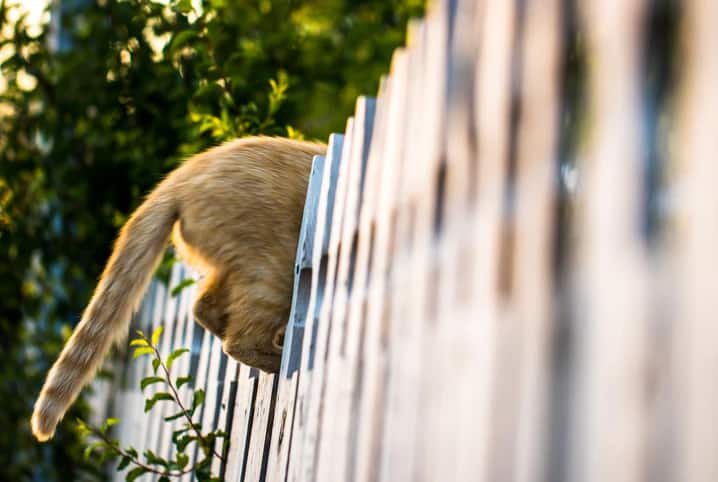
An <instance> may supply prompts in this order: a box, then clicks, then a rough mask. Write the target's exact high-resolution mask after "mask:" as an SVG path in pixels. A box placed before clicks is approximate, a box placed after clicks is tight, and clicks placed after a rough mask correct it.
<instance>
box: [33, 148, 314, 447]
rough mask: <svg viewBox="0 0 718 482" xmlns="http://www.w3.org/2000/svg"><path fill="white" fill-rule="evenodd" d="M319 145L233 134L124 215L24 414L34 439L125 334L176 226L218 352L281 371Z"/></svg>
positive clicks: (198, 306) (198, 308) (43, 435)
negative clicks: (76, 318)
mask: <svg viewBox="0 0 718 482" xmlns="http://www.w3.org/2000/svg"><path fill="white" fill-rule="evenodd" d="M324 151H325V146H324V145H321V144H315V143H310V142H304V141H295V140H289V139H279V138H268V137H256V138H248V139H239V140H235V141H232V142H229V143H227V144H224V145H222V146H219V147H216V148H214V149H210V150H209V151H207V152H204V153H202V154H199V155H197V156H195V157H193V158H192V159H190V160H188V161H187V162H185V163H184V164H182V166H180V167H179V168H177V169H176V170H175V171H173V172H172V173H171V174H170V175H169V176H168V177H167V178H166V179H165V180H164V181H162V182H161V183H160V184H159V185H158V186H157V187H156V188H155V190H154V191H153V192H152V194H150V195H149V196H148V197H147V199H146V200H145V202H144V203H142V205H141V206H140V207H139V208H138V209H137V210H136V211H135V212H134V214H132V216H131V217H130V219H129V221H127V223H126V224H125V226H124V227H123V228H122V231H121V232H120V235H119V237H118V238H117V241H116V243H115V248H114V250H113V252H112V256H111V257H110V259H109V261H108V262H107V266H106V267H105V270H104V272H103V273H102V278H101V279H100V282H99V283H98V285H97V288H96V289H95V293H94V295H93V296H92V299H91V300H90V303H89V305H88V306H87V308H86V309H85V312H84V313H83V315H82V319H81V320H80V323H79V324H78V325H77V327H76V328H75V331H74V333H73V334H72V337H71V338H70V339H69V340H68V342H67V345H65V348H64V349H63V350H62V353H61V354H60V357H59V358H58V360H57V361H56V362H55V364H54V365H53V367H52V368H51V369H50V372H49V374H48V375H47V379H46V380H45V385H44V386H43V388H42V392H41V393H40V397H39V398H38V400H37V402H36V403H35V410H34V413H33V415H32V430H33V433H34V434H35V436H36V437H37V438H38V440H41V441H44V440H47V439H49V438H50V437H52V435H53V434H54V432H55V428H56V426H57V424H58V422H59V421H60V420H61V419H62V417H63V415H64V414H65V412H66V411H67V409H68V408H69V406H70V405H71V404H72V403H73V402H74V400H75V399H76V398H77V395H78V394H79V392H80V390H81V389H82V387H83V386H84V385H85V384H86V383H87V382H88V381H89V380H90V379H91V378H92V377H93V376H94V373H95V371H96V370H97V368H98V367H99V365H100V363H101V362H102V360H103V358H104V356H105V354H106V353H107V351H108V350H109V349H110V346H111V345H112V344H113V343H114V342H115V341H117V340H118V339H121V338H123V337H124V336H125V334H126V332H127V328H128V324H129V321H130V316H131V313H132V311H133V310H134V309H135V308H136V306H137V304H138V303H139V300H140V298H141V297H142V295H143V293H144V291H145V289H146V288H147V285H148V283H149V281H150V278H151V277H152V273H153V271H154V269H155V268H156V265H157V264H158V262H159V259H160V257H161V255H162V253H163V251H164V249H165V244H166V242H167V239H168V238H169V237H170V233H172V238H173V242H174V244H175V246H176V248H177V250H178V252H179V253H180V256H181V257H182V258H183V259H184V260H185V261H186V262H187V263H189V264H190V265H191V266H193V267H194V268H195V269H197V270H198V271H199V272H200V273H202V274H204V279H203V281H202V285H201V287H200V292H199V294H198V296H197V300H196V302H195V305H194V316H195V319H196V320H197V321H198V322H199V323H200V324H201V325H203V326H204V327H205V328H207V329H208V330H210V331H211V332H212V333H214V334H215V335H217V336H218V337H219V338H220V339H221V340H222V345H223V349H224V351H225V353H227V354H228V355H230V356H232V357H233V358H235V359H236V360H239V361H241V362H242V363H246V364H248V365H252V366H255V367H257V368H259V369H261V370H265V371H270V372H271V371H277V370H278V369H279V364H280V359H281V350H282V340H283V334H284V328H285V324H286V322H287V318H288V315H289V307H290V302H291V293H292V272H293V269H292V268H293V264H294V257H295V253H296V247H297V237H298V234H299V227H300V223H301V217H302V211H303V206H304V198H305V195H306V189H307V182H308V177H309V170H310V167H311V161H312V157H313V156H314V155H321V154H323V153H324Z"/></svg>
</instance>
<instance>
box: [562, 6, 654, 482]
mask: <svg viewBox="0 0 718 482" xmlns="http://www.w3.org/2000/svg"><path fill="white" fill-rule="evenodd" d="M642 4H643V2H642V1H640V0H632V1H622V2H599V1H596V2H591V1H586V2H584V3H583V4H582V7H583V12H582V13H583V22H584V26H585V29H586V33H587V45H588V51H589V55H590V56H591V62H590V66H591V68H590V69H589V82H588V85H589V104H588V106H589V115H590V119H591V124H592V125H593V126H594V127H593V133H592V138H591V142H590V144H589V145H588V146H587V150H586V153H585V155H584V171H583V172H584V180H583V182H584V188H583V189H584V190H583V196H584V199H583V200H582V201H583V206H582V207H583V212H582V215H581V216H580V221H579V228H578V229H579V237H580V239H579V246H578V249H577V251H578V254H577V263H578V266H577V268H576V269H577V275H578V283H579V293H578V296H579V299H578V300H577V301H576V303H575V306H576V308H577V310H576V313H575V315H574V322H575V330H576V343H577V345H576V350H577V354H578V356H577V358H576V361H575V364H576V365H575V366H576V371H575V381H574V384H575V385H574V386H575V390H576V392H575V396H574V400H575V405H574V408H573V412H572V416H573V432H572V434H571V435H572V437H573V439H572V442H571V444H570V446H571V451H570V459H569V476H568V477H569V478H570V479H571V480H576V481H599V480H614V481H617V482H631V481H637V480H642V479H643V475H642V474H643V473H644V466H643V460H644V458H645V456H646V453H645V450H644V449H645V430H646V426H645V418H644V414H645V410H644V408H645V407H644V403H645V398H644V393H645V388H644V385H645V383H646V378H645V370H646V365H645V361H646V358H645V357H646V353H645V351H646V347H645V345H644V341H645V336H646V333H647V332H646V328H647V320H646V306H645V302H646V298H645V293H644V287H645V282H646V281H645V268H644V261H645V260H644V257H645V251H644V243H643V239H642V235H641V226H642V223H643V221H642V220H643V217H642V198H643V193H642V192H643V190H642V170H643V168H642V162H643V153H642V152H641V151H642V145H641V144H642V143H641V131H642V126H641V112H640V105H639V102H640V101H639V96H638V93H639V82H640V55H639V49H640V42H641V38H642V32H641V23H642V20H641V18H642V10H643V5H642ZM609 419H610V420H612V423H611V424H607V423H606V421H607V420H609Z"/></svg>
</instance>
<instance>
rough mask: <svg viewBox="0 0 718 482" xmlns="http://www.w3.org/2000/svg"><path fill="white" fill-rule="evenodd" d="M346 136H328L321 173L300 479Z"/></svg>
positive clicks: (297, 422) (294, 474)
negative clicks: (337, 187) (338, 182)
mask: <svg viewBox="0 0 718 482" xmlns="http://www.w3.org/2000/svg"><path fill="white" fill-rule="evenodd" d="M343 144H344V136H343V135H341V134H332V135H331V136H330V137H329V145H328V148H327V159H326V161H325V163H324V169H323V173H322V181H321V191H320V194H319V201H318V205H317V221H316V231H315V234H314V242H313V255H312V284H311V292H310V294H309V303H308V307H307V319H306V320H305V336H304V339H303V341H302V359H301V363H300V367H299V368H300V374H299V383H298V385H297V395H296V401H295V416H294V417H293V419H292V431H291V440H290V445H291V453H292V454H293V456H292V457H290V459H289V462H288V467H287V480H288V481H297V480H305V479H303V478H302V477H303V475H302V474H303V473H304V472H302V463H303V460H304V458H303V454H304V450H305V449H304V445H305V443H306V440H307V437H306V434H307V431H306V422H307V421H308V418H309V417H308V411H309V407H310V405H309V400H310V391H311V386H312V383H311V382H312V381H313V379H314V376H315V370H314V364H315V348H316V339H317V336H318V332H319V330H318V328H319V327H318V321H319V310H320V307H321V304H322V300H323V298H324V289H325V285H326V272H327V258H328V252H329V237H330V232H331V224H332V218H333V212H334V209H333V207H334V198H335V193H336V186H337V180H338V177H339V168H340V165H341V160H342V157H341V153H342V150H343Z"/></svg>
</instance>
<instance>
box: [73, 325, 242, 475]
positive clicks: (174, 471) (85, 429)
mask: <svg viewBox="0 0 718 482" xmlns="http://www.w3.org/2000/svg"><path fill="white" fill-rule="evenodd" d="M162 330H163V328H162V326H159V327H158V328H157V329H155V330H154V331H153V333H152V335H151V336H150V337H147V336H146V335H145V334H144V333H143V332H142V331H138V332H137V334H138V337H137V338H135V339H133V340H132V341H131V342H130V346H132V347H134V353H133V359H137V358H140V357H143V356H150V357H151V358H152V360H151V363H152V370H153V375H150V376H147V377H144V378H143V379H142V380H141V381H140V389H141V390H143V391H144V390H145V389H146V388H147V387H149V386H150V385H155V384H164V385H165V387H166V388H167V390H166V391H158V392H156V393H154V394H153V395H152V396H150V397H149V398H146V399H145V406H144V411H145V413H146V412H149V411H150V410H152V409H153V408H154V407H155V405H157V403H159V402H161V401H168V402H171V403H172V404H173V405H174V406H176V407H177V408H178V411H177V413H175V414H173V415H169V416H166V417H164V421H165V422H168V423H169V422H172V421H174V420H178V419H184V421H185V423H184V425H183V427H182V428H180V429H179V430H175V431H174V432H173V433H172V443H173V444H174V446H175V448H176V455H175V457H174V458H173V459H169V460H168V459H165V458H163V457H161V456H159V455H157V454H155V453H154V452H153V451H152V450H146V451H145V452H144V453H143V454H142V455H143V456H144V459H145V460H144V461H142V460H141V458H140V456H139V454H138V452H137V450H136V449H135V448H134V447H129V448H122V447H121V446H120V443H119V441H118V440H116V439H113V438H112V437H110V435H109V434H108V431H109V429H110V427H112V426H113V425H116V424H117V423H119V420H118V419H116V418H110V419H108V420H107V421H106V422H105V423H104V424H103V425H102V427H100V428H97V427H93V426H92V425H90V424H88V423H86V422H83V421H82V420H78V426H79V428H80V432H81V433H82V434H83V435H85V436H91V437H93V438H94V439H95V441H94V442H93V443H91V444H90V445H88V446H87V448H86V449H85V457H86V458H89V456H90V455H91V454H92V453H94V452H95V451H99V452H100V461H101V462H102V461H105V460H107V459H109V458H120V463H119V464H118V466H117V470H118V471H121V470H124V469H126V468H127V467H128V466H130V465H132V466H133V468H132V469H131V470H130V471H129V472H128V473H127V475H126V480H128V481H133V480H135V479H136V478H137V477H139V476H141V475H143V474H147V473H152V474H155V475H158V476H159V479H158V480H159V481H160V482H164V481H169V480H170V479H171V478H173V477H180V476H182V475H184V474H187V473H190V472H194V474H195V476H196V478H197V480H199V481H219V480H220V479H219V478H217V477H214V476H213V475H212V474H211V467H210V465H211V464H210V462H211V460H212V458H213V457H216V458H217V459H219V460H221V461H224V457H223V456H222V454H220V453H219V452H217V450H215V443H216V441H217V440H218V439H223V440H224V444H223V451H226V448H227V445H228V443H229V441H228V439H227V434H226V433H225V432H223V431H221V430H212V431H210V432H207V433H202V426H201V425H200V424H199V423H197V422H195V421H194V420H193V417H194V415H195V413H196V411H197V409H198V408H199V407H200V406H201V405H202V403H203V402H204V391H203V390H201V389H198V390H195V391H193V393H192V403H191V406H188V405H186V404H185V403H184V402H183V400H182V397H180V394H179V390H180V388H181V387H182V386H183V385H185V384H189V383H190V382H191V381H192V379H191V377H189V376H179V377H177V378H175V379H173V378H172V365H173V364H174V362H175V361H176V360H177V359H178V358H179V357H181V356H182V355H184V354H186V353H188V352H189V350H188V349H187V348H179V349H176V350H174V351H172V353H170V354H169V355H168V356H167V357H166V358H163V357H162V354H161V353H160V350H159V339H160V336H161V335H162ZM192 442H195V443H197V445H198V446H199V448H200V449H201V453H202V455H203V457H202V459H201V460H199V461H197V462H196V463H194V464H192V465H189V466H188V464H189V460H190V457H189V455H188V454H187V453H186V450H187V447H188V446H189V445H190V444H191V443H192Z"/></svg>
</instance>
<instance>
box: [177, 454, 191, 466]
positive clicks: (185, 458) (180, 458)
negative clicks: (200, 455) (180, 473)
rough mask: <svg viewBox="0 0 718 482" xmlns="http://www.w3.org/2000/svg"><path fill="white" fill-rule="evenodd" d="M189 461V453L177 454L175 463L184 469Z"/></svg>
mask: <svg viewBox="0 0 718 482" xmlns="http://www.w3.org/2000/svg"><path fill="white" fill-rule="evenodd" d="M188 462H189V455H187V454H177V465H178V466H179V468H180V469H184V468H185V467H186V466H187V463H188Z"/></svg>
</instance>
